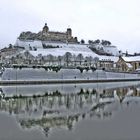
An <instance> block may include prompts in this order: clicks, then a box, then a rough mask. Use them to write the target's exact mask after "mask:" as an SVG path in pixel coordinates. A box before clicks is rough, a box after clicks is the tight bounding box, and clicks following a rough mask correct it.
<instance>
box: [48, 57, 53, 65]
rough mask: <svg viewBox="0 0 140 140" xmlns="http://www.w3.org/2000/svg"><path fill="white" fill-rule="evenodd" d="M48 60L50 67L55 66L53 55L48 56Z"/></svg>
mask: <svg viewBox="0 0 140 140" xmlns="http://www.w3.org/2000/svg"><path fill="white" fill-rule="evenodd" d="M47 59H48V61H49V65H50V64H53V61H54V56H53V55H51V54H49V55H47Z"/></svg>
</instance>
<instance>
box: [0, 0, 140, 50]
mask: <svg viewBox="0 0 140 140" xmlns="http://www.w3.org/2000/svg"><path fill="white" fill-rule="evenodd" d="M139 6H140V0H0V47H1V48H2V47H5V46H8V44H10V43H12V44H14V43H15V41H16V38H17V37H18V36H19V34H20V33H21V32H22V31H32V32H38V31H40V30H41V29H42V27H43V26H44V23H45V22H47V24H48V26H49V29H50V30H53V31H65V30H66V28H67V27H71V28H72V30H73V36H77V37H78V39H79V40H81V39H85V40H86V41H87V40H89V39H91V40H96V39H105V40H109V41H111V42H112V44H113V45H116V46H118V49H120V50H122V51H124V52H125V51H126V50H127V51H128V52H131V53H133V52H140V8H139Z"/></svg>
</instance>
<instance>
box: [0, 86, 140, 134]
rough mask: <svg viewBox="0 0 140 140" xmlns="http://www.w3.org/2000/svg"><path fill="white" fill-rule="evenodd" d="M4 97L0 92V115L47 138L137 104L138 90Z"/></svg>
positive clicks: (119, 89)
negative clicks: (82, 121) (81, 122)
mask: <svg viewBox="0 0 140 140" xmlns="http://www.w3.org/2000/svg"><path fill="white" fill-rule="evenodd" d="M2 95H4V94H3V93H2V90H1V98H0V111H1V112H6V113H7V114H9V115H13V116H15V117H16V119H17V122H18V123H19V124H20V126H21V128H23V129H33V128H36V127H38V128H41V129H42V131H43V132H44V134H45V135H46V136H48V134H49V132H50V130H51V129H52V128H65V129H68V130H72V129H73V127H74V125H75V124H76V123H78V122H80V121H81V120H83V119H86V118H88V119H110V118H111V117H112V116H113V115H114V113H115V112H117V111H118V110H119V109H122V108H127V107H129V106H130V105H131V104H138V103H140V86H138V85H137V86H128V87H122V88H112V89H104V90H102V92H98V90H97V89H92V90H91V89H90V90H87V89H81V90H80V92H78V93H77V94H74V93H71V94H61V93H60V92H59V91H58V90H56V91H55V92H53V93H48V92H46V93H44V94H43V95H32V96H23V95H16V96H15V95H14V96H12V97H8V96H2Z"/></svg>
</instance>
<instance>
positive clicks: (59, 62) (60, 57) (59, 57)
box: [57, 55, 63, 66]
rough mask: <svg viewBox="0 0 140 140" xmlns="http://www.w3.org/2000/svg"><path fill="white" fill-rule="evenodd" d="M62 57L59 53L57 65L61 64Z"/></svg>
mask: <svg viewBox="0 0 140 140" xmlns="http://www.w3.org/2000/svg"><path fill="white" fill-rule="evenodd" d="M62 59H63V57H62V56H60V55H59V56H58V57H57V60H58V65H59V66H61V65H62V63H61V62H62Z"/></svg>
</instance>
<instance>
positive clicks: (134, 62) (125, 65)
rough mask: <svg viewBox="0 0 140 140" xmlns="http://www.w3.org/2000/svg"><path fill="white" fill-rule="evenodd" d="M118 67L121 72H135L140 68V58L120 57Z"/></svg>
mask: <svg viewBox="0 0 140 140" xmlns="http://www.w3.org/2000/svg"><path fill="white" fill-rule="evenodd" d="M117 67H118V69H119V70H120V71H135V70H136V69H138V68H139V67H140V56H129V57H119V60H118V62H117Z"/></svg>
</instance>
